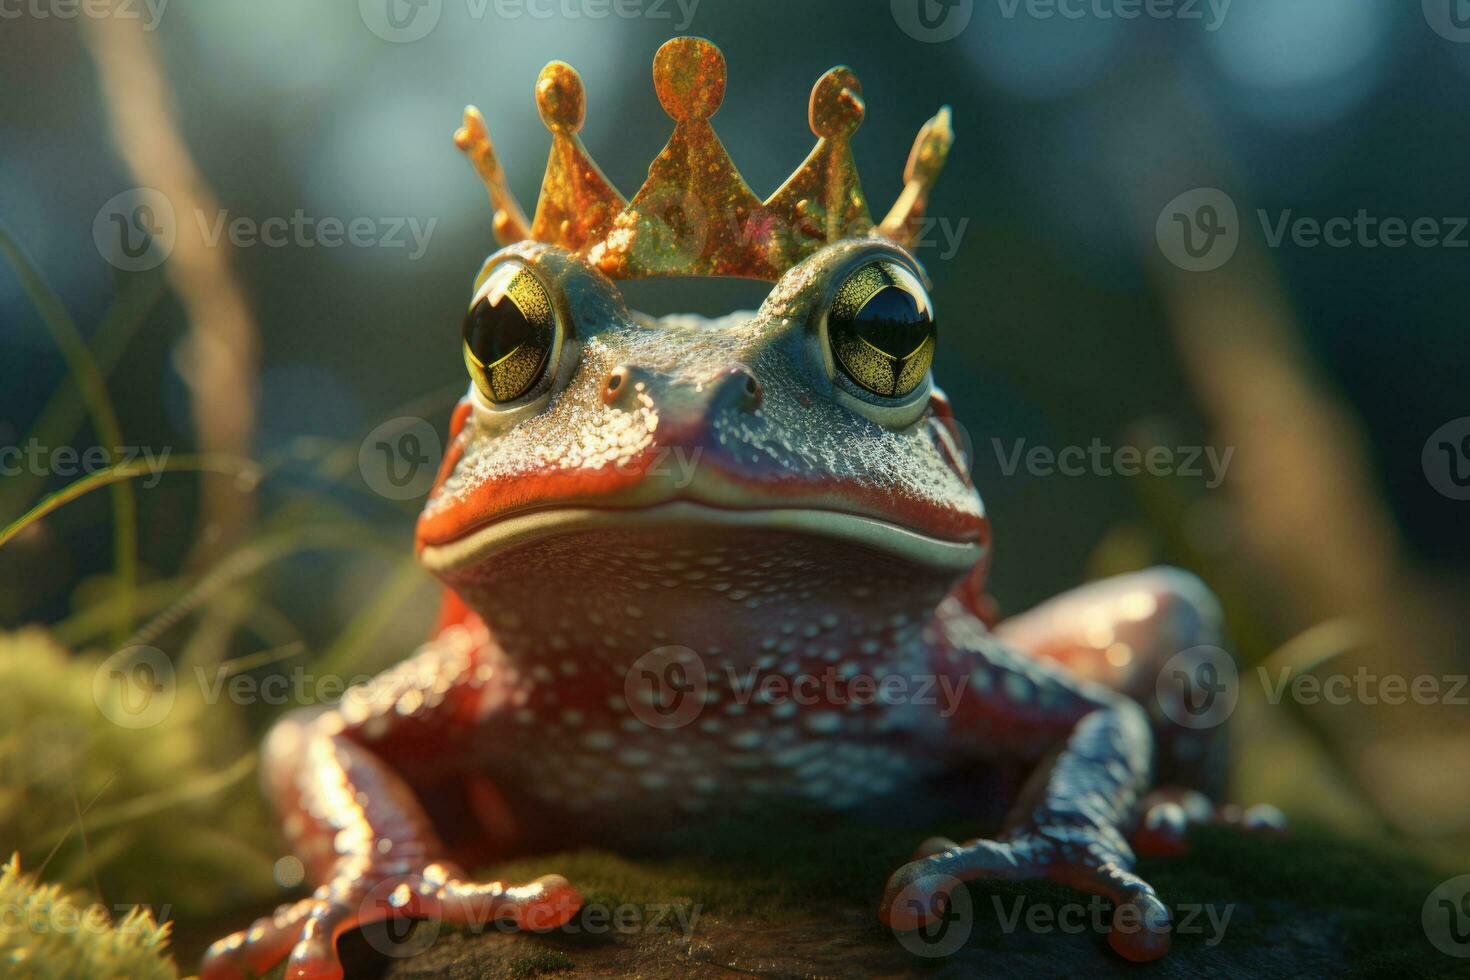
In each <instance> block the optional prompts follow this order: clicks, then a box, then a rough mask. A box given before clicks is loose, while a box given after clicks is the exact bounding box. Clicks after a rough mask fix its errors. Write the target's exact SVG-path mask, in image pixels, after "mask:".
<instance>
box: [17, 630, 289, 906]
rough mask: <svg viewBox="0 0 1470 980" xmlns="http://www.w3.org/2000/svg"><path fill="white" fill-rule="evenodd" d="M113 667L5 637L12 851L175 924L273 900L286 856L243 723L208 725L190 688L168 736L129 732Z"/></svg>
mask: <svg viewBox="0 0 1470 980" xmlns="http://www.w3.org/2000/svg"><path fill="white" fill-rule="evenodd" d="M101 669H102V668H101V661H100V658H98V657H96V656H92V655H82V656H73V655H72V654H71V653H69V652H68V651H67V650H65V649H63V648H62V647H60V646H58V645H57V644H56V643H55V642H54V641H53V640H52V639H51V638H50V636H49V635H48V634H47V632H46V631H45V630H42V629H38V628H31V629H25V630H21V631H19V632H16V633H8V634H0V690H3V691H5V692H6V709H5V711H4V712H3V713H0V839H3V840H6V841H8V842H11V843H12V845H14V846H19V847H20V848H21V849H22V850H23V851H24V853H25V854H26V856H27V862H28V863H29V864H31V865H32V866H38V865H39V866H40V867H42V868H44V874H45V875H46V876H47V878H48V879H52V880H56V881H60V882H64V883H66V884H68V885H70V886H73V887H77V886H81V887H86V888H88V889H90V890H91V891H93V892H94V893H95V896H96V897H97V898H99V899H101V898H106V899H107V900H109V901H117V902H125V903H127V904H138V903H141V904H147V905H150V906H153V907H156V908H164V909H170V910H172V914H175V915H177V914H185V915H198V914H203V913H208V912H217V911H219V910H221V909H225V908H230V907H232V906H234V905H236V904H238V903H239V902H241V901H245V900H249V899H251V898H258V897H259V896H261V895H264V894H268V890H269V889H270V887H271V877H270V869H271V865H272V863H273V860H274V858H273V857H269V856H268V855H269V854H270V850H269V843H268V842H269V841H270V835H269V832H268V831H267V829H266V821H265V820H264V817H263V813H262V812H261V809H260V806H259V803H258V802H257V794H256V792H255V788H254V785H253V781H251V780H249V779H247V778H245V777H246V776H248V774H249V772H250V771H251V770H252V769H253V756H252V754H251V753H250V751H249V749H248V741H247V740H246V739H245V738H244V737H243V736H244V734H245V733H244V730H243V728H242V727H241V726H240V724H239V720H238V719H237V718H231V717H229V716H228V715H226V714H224V713H221V712H210V713H208V714H206V711H205V705H204V703H203V700H202V696H201V694H200V691H199V688H198V687H196V686H195V685H192V684H178V685H174V694H175V698H174V701H173V705H172V708H171V710H169V711H167V712H166V714H164V716H163V717H162V718H161V719H160V720H159V721H158V723H157V724H153V725H150V726H148V727H141V728H127V727H122V726H120V725H117V724H115V723H114V722H112V721H111V720H109V716H108V714H107V712H108V711H114V708H115V706H114V705H112V704H109V703H108V699H110V698H115V697H118V696H119V689H118V688H117V687H116V686H115V685H113V684H112V683H110V681H111V679H110V678H108V677H106V676H103V677H102V678H100V680H101V682H102V683H101V684H100V685H99V684H98V681H99V670H101ZM94 692H100V693H101V695H102V696H101V698H100V699H97V698H96V695H95V694H94ZM99 702H100V703H99ZM160 868H167V869H168V873H167V874H166V875H160V874H159V873H158V871H159V869H160Z"/></svg>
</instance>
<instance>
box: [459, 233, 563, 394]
mask: <svg viewBox="0 0 1470 980" xmlns="http://www.w3.org/2000/svg"><path fill="white" fill-rule="evenodd" d="M557 326H558V324H557V313H556V307H555V306H554V305H553V304H552V302H551V296H550V295H549V294H548V293H547V291H546V287H545V286H543V285H542V284H541V280H539V279H537V278H536V276H535V274H534V273H532V272H531V271H530V270H529V269H527V268H526V267H525V266H523V265H520V264H519V263H516V262H502V263H501V264H500V265H498V266H496V267H495V268H494V269H492V270H491V271H490V274H489V275H488V276H487V277H486V278H485V282H484V283H483V284H481V286H480V288H479V290H478V291H477V292H476V293H475V298H474V299H473V300H472V301H471V302H470V311H469V313H467V314H466V315H465V318H464V363H465V367H467V368H468V369H469V372H470V377H471V378H473V379H474V381H475V386H476V387H477V388H479V389H480V393H481V394H482V395H484V396H485V397H486V398H487V399H488V400H490V401H491V402H494V403H496V404H504V403H505V402H510V401H514V400H515V399H517V398H520V397H521V396H523V395H525V394H526V393H527V392H529V391H531V390H532V389H534V388H535V387H536V385H537V383H538V382H539V381H540V380H541V379H542V377H544V376H545V374H546V369H547V365H548V364H549V363H550V362H551V354H552V350H553V348H554V347H555V346H556V340H557Z"/></svg>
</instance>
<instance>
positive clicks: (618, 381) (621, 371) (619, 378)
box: [602, 365, 628, 405]
mask: <svg viewBox="0 0 1470 980" xmlns="http://www.w3.org/2000/svg"><path fill="white" fill-rule="evenodd" d="M627 383H628V369H627V368H626V367H624V366H622V365H619V366H618V367H615V368H613V369H612V370H611V371H609V372H608V373H607V380H606V381H604V382H603V383H602V403H603V404H604V405H611V404H612V403H613V402H614V401H615V400H616V399H617V397H618V395H619V394H620V393H621V392H622V391H623V389H624V388H625V387H627Z"/></svg>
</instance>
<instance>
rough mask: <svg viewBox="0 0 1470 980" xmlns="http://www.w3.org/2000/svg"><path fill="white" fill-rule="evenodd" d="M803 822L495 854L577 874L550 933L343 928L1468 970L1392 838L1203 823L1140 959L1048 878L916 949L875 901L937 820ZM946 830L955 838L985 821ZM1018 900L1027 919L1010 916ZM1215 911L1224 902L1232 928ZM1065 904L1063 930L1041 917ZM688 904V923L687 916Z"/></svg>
mask: <svg viewBox="0 0 1470 980" xmlns="http://www.w3.org/2000/svg"><path fill="white" fill-rule="evenodd" d="M794 826H795V825H793V824H792V823H790V822H782V823H777V824H772V823H752V822H742V823H739V824H731V825H729V826H722V827H720V828H718V829H714V830H709V829H706V830H705V831H704V832H702V833H700V834H698V835H697V836H696V835H694V834H692V833H690V834H680V835H676V837H675V839H674V840H672V841H670V845H671V847H670V851H671V853H670V854H666V855H663V856H643V857H637V858H633V857H627V856H620V855H616V854H613V853H610V852H607V851H596V850H576V851H567V852H564V853H558V854H548V855H540V856H536V857H534V858H526V859H522V860H517V861H513V862H508V863H504V864H500V865H496V866H494V867H493V868H487V869H484V870H485V872H486V873H487V874H491V875H493V876H495V877H505V878H508V879H512V880H524V879H527V878H532V877H535V876H537V875H540V874H545V873H549V872H553V871H554V872H559V873H562V874H565V875H567V876H568V877H569V878H570V879H571V880H572V881H573V882H574V883H576V884H577V885H578V887H579V888H580V889H581V890H582V892H583V894H584V896H585V897H586V899H587V907H586V908H585V909H584V911H583V913H582V915H581V916H579V917H578V919H576V920H573V923H572V924H571V925H570V927H569V928H566V929H562V930H557V931H553V932H551V933H547V934H539V935H520V934H514V933H510V932H508V931H505V930H501V929H498V928H489V929H486V930H483V931H480V932H471V931H464V930H452V929H448V928H445V929H442V930H437V931H436V930H432V929H431V930H430V933H429V934H428V935H415V937H414V938H413V939H411V940H409V945H410V946H411V947H412V948H413V949H414V954H413V955H411V956H405V957H401V958H392V957H385V956H382V955H381V954H380V953H378V952H374V951H373V949H372V948H371V947H370V946H369V943H368V942H367V941H365V940H363V939H362V938H361V937H356V938H354V939H351V940H349V941H347V942H345V943H344V953H345V954H346V957H347V959H348V961H349V963H350V965H351V970H350V972H349V976H364V977H383V978H392V980H406V978H420V977H451V978H453V977H463V978H470V977H529V976H542V975H553V976H566V977H572V976H643V977H665V976H667V977H682V976H711V977H713V976H724V977H728V976H731V975H735V974H745V975H755V976H770V977H826V976H833V977H836V976H884V977H889V976H922V977H948V976H979V975H985V976H990V975H998V974H1004V975H1012V976H1018V977H1030V976H1075V975H1084V976H1122V975H1127V974H1138V975H1148V976H1153V977H1171V978H1172V977H1194V976H1206V975H1211V976H1232V977H1234V976H1264V977H1299V976H1353V977H1404V976H1409V977H1470V960H1457V959H1454V958H1451V957H1449V956H1446V955H1445V954H1443V953H1441V952H1439V951H1438V950H1437V949H1435V947H1434V946H1433V945H1431V943H1430V942H1429V940H1428V939H1427V937H1426V935H1425V933H1424V931H1423V928H1422V927H1421V924H1420V914H1421V909H1422V907H1423V904H1424V901H1425V899H1426V898H1427V897H1428V896H1429V893H1430V891H1431V890H1432V889H1433V888H1434V887H1435V885H1437V884H1438V883H1439V882H1440V881H1442V880H1443V879H1444V878H1446V877H1448V875H1447V874H1446V873H1444V872H1443V871H1442V870H1435V869H1433V868H1431V867H1429V866H1428V865H1426V864H1424V863H1422V862H1421V861H1419V860H1418V859H1416V858H1414V857H1412V856H1411V855H1409V854H1408V853H1407V852H1400V851H1398V850H1396V849H1394V848H1392V847H1388V846H1383V845H1371V846H1370V845H1368V844H1364V843H1361V842H1351V841H1346V840H1342V839H1340V838H1335V837H1333V836H1331V835H1329V834H1327V833H1325V832H1322V831H1318V830H1314V829H1310V828H1307V829H1299V830H1297V831H1295V832H1294V833H1293V834H1292V835H1291V837H1289V838H1287V839H1285V840H1267V839H1260V838H1254V837H1249V836H1245V835H1242V834H1240V833H1237V832H1234V831H1231V830H1225V829H1204V830H1201V831H1199V832H1197V833H1196V835H1195V838H1194V841H1193V845H1192V846H1193V850H1192V853H1191V854H1190V855H1188V856H1186V857H1184V858H1179V859H1169V860H1150V861H1146V862H1144V863H1143V865H1142V867H1141V868H1140V870H1141V872H1142V873H1143V874H1144V875H1145V877H1147V878H1148V879H1149V880H1150V881H1152V882H1153V883H1154V884H1155V885H1156V886H1157V887H1158V889H1159V891H1160V893H1161V894H1162V895H1163V896H1164V897H1165V900H1166V901H1167V902H1169V903H1170V904H1171V906H1172V907H1173V908H1174V911H1175V921H1176V924H1179V925H1180V926H1181V929H1180V932H1179V933H1178V934H1176V936H1175V938H1174V943H1173V949H1172V951H1171V952H1170V954H1169V955H1168V956H1167V957H1165V958H1164V959H1163V960H1161V961H1159V962H1157V963H1154V964H1150V965H1147V966H1136V965H1132V964H1128V963H1125V962H1124V961H1122V960H1120V959H1118V958H1117V957H1116V956H1115V955H1114V954H1113V953H1112V952H1111V951H1110V950H1109V949H1108V947H1107V944H1106V940H1105V937H1104V936H1103V935H1102V933H1101V932H1100V931H1099V930H1097V929H1095V928H1094V927H1093V925H1092V919H1091V916H1092V914H1093V913H1094V910H1095V909H1102V910H1103V911H1105V910H1106V908H1105V906H1101V905H1100V904H1099V903H1091V902H1090V900H1089V899H1087V898H1085V897H1082V898H1079V896H1077V895H1076V894H1074V893H1072V892H1070V891H1068V890H1066V889H1063V888H1060V887H1058V886H1054V885H1051V884H1048V883H1044V882H1029V883H1021V884H995V883H985V884H972V885H971V886H970V890H969V894H970V898H971V906H972V909H973V924H972V926H971V928H970V932H969V935H968V938H967V940H966V941H965V943H964V945H963V946H962V947H961V948H960V949H959V950H958V951H956V952H955V953H953V954H952V955H950V956H946V957H924V956H919V955H915V954H914V953H912V952H909V951H908V950H907V949H906V948H905V947H904V946H903V945H902V944H901V943H900V942H899V941H898V940H897V939H896V938H895V937H894V935H893V934H892V933H890V932H889V931H888V930H886V929H885V928H883V927H882V926H881V925H880V924H879V923H878V922H877V920H876V918H875V916H874V909H875V907H876V903H877V899H878V894H879V890H880V889H881V886H882V884H883V882H884V881H885V879H886V878H887V876H888V874H889V873H890V872H891V871H892V870H893V869H894V868H895V867H897V866H898V864H900V863H901V862H902V861H904V860H905V859H906V858H907V854H908V852H909V850H910V848H911V847H912V846H913V844H914V843H915V841H916V840H918V839H919V838H920V837H922V836H926V834H925V833H922V832H917V835H916V834H915V833H904V832H898V833H895V832H894V831H893V830H892V828H888V827H885V828H873V827H864V826H834V827H831V828H824V829H822V830H821V831H820V832H802V831H798V830H794V829H793V827H794ZM929 829H930V830H931V831H932V830H933V829H934V828H929ZM940 829H941V831H949V832H950V833H951V836H954V837H956V838H960V839H962V838H963V837H965V836H973V835H974V833H975V832H976V828H974V827H973V826H963V825H960V826H952V827H948V828H940ZM672 852H677V853H672ZM1206 907H1207V908H1208V909H1211V910H1213V912H1212V913H1208V914H1207V913H1205V912H1200V911H1195V912H1194V913H1193V916H1194V918H1193V922H1194V928H1193V929H1191V930H1189V931H1185V930H1184V929H1183V928H1182V926H1183V923H1184V921H1185V917H1186V916H1188V915H1190V914H1191V909H1202V908H1206ZM628 908H632V909H635V910H637V911H636V912H629V913H624V914H625V915H627V916H628V918H627V919H625V921H624V922H623V925H624V926H625V927H628V928H624V929H619V928H617V927H616V925H615V924H610V922H611V923H616V922H617V919H616V918H615V917H616V915H617V914H618V910H619V909H628ZM594 909H600V910H603V911H600V912H594V911H593V910H594ZM606 910H611V916H612V917H611V919H610V918H609V912H608V911H606ZM1018 912H1019V913H1020V914H1021V920H1020V922H1019V924H1017V923H1015V922H1012V921H1010V920H1011V918H1012V917H1013V916H1014V915H1016V914H1017V913H1018ZM1082 913H1086V917H1085V919H1083V920H1081V922H1080V924H1076V923H1078V922H1079V920H1078V919H1077V918H1076V917H1077V916H1078V915H1080V914H1082ZM1209 914H1213V915H1214V916H1215V919H1214V920H1213V922H1219V921H1220V920H1221V918H1222V917H1223V916H1225V915H1228V916H1229V917H1228V919H1226V920H1224V926H1223V928H1217V927H1216V926H1215V925H1214V924H1212V920H1211V919H1210V918H1209ZM598 915H601V916H602V917H603V918H601V919H598V918H596V916H598ZM1068 915H1070V916H1072V917H1073V918H1072V919H1070V920H1068V921H1069V922H1072V923H1074V925H1072V926H1071V927H1069V928H1066V929H1063V928H1060V927H1056V928H1049V927H1046V926H1043V927H1042V928H1040V929H1036V928H1031V927H1028V925H1027V924H1026V923H1027V921H1028V920H1029V921H1033V922H1037V921H1039V922H1042V923H1047V922H1050V921H1053V920H1052V916H1064V917H1065V916H1068ZM691 916H693V917H694V918H693V920H692V921H693V928H692V929H690V930H688V931H687V932H686V931H684V930H683V929H682V928H681V926H680V922H681V921H682V922H686V923H687V922H690V921H691V918H690V917H691ZM655 917H657V922H655ZM1056 921H1060V920H1056ZM1102 921H1106V916H1105V915H1104V916H1103V919H1102ZM379 941H381V940H379Z"/></svg>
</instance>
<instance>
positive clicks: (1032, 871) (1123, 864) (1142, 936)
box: [878, 823, 1171, 963]
mask: <svg viewBox="0 0 1470 980" xmlns="http://www.w3.org/2000/svg"><path fill="white" fill-rule="evenodd" d="M1132 863H1133V860H1132V853H1131V851H1130V850H1129V848H1128V845H1127V843H1126V842H1125V841H1124V840H1123V839H1122V837H1121V836H1119V835H1118V834H1117V832H1116V831H1114V830H1112V829H1111V828H1109V827H1106V826H1098V825H1091V824H1088V823H1082V824H1079V825H1078V826H1071V827H1057V826H1052V827H1046V828H1035V829H1031V830H1028V831H1026V832H1023V833H1017V834H1010V835H1007V836H1006V837H1004V838H1002V839H1000V840H981V839H975V840H968V841H965V842H964V843H963V844H956V843H955V842H954V841H952V840H948V839H946V838H942V837H931V838H929V839H928V840H926V841H924V842H923V843H922V844H920V845H919V847H918V850H916V851H915V852H914V858H913V860H911V861H910V862H909V863H908V864H905V865H903V866H902V867H901V868H899V869H898V870H897V871H895V872H894V873H893V875H892V877H890V878H889V879H888V885H887V887H886V888H885V889H884V893H883V902H882V905H881V906H880V908H879V913H878V914H879V917H880V918H882V920H883V921H884V923H886V924H887V925H888V926H890V927H891V928H893V929H895V930H897V931H900V932H906V931H910V930H914V929H919V928H921V927H923V926H925V925H927V924H929V923H931V922H933V921H935V920H937V919H939V918H940V917H942V916H943V915H944V914H945V912H946V909H947V908H948V905H949V902H950V900H951V899H950V891H951V889H953V888H956V887H963V885H961V884H960V882H964V881H970V880H973V879H976V878H989V879H993V880H1001V881H1024V880H1029V879H1037V878H1044V879H1048V880H1050V881H1055V882H1057V883H1059V884H1062V885H1066V886H1068V887H1070V888H1076V889H1077V890H1079V891H1083V892H1088V893H1090V894H1094V895H1101V896H1102V897H1104V898H1106V899H1108V900H1110V901H1111V902H1113V904H1114V910H1113V919H1112V926H1111V929H1110V930H1109V932H1108V942H1109V944H1110V945H1111V946H1112V947H1113V949H1114V950H1116V951H1117V952H1118V953H1119V954H1120V955H1121V956H1123V957H1125V958H1127V959H1129V960H1133V961H1135V962H1140V963H1141V962H1146V961H1149V960H1155V959H1158V958H1159V957H1160V956H1163V955H1164V953H1166V952H1168V950H1169V932H1170V924H1171V920H1170V915H1169V909H1168V908H1167V907H1166V906H1165V905H1164V903H1163V902H1162V901H1161V900H1160V899H1159V896H1158V893H1157V892H1155V891H1154V888H1153V886H1152V885H1150V884H1149V883H1148V882H1146V881H1144V880H1143V879H1142V878H1140V877H1139V876H1138V875H1136V874H1134V873H1133V872H1132V871H1130V870H1129V868H1130V866H1131V865H1132Z"/></svg>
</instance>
